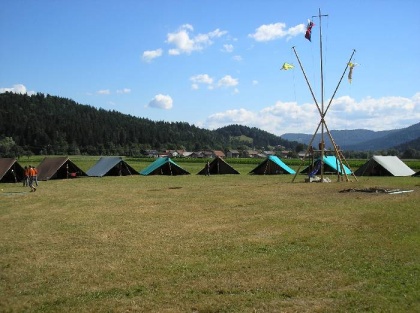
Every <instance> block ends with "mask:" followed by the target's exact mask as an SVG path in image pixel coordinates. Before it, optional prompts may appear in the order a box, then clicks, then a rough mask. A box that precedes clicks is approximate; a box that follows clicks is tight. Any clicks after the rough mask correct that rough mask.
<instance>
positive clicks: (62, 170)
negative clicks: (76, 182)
mask: <svg viewBox="0 0 420 313" xmlns="http://www.w3.org/2000/svg"><path fill="white" fill-rule="evenodd" d="M37 169H38V180H49V179H66V178H75V177H80V176H87V175H86V173H85V172H84V171H82V170H81V169H80V168H79V167H78V166H77V165H76V164H74V163H73V162H72V161H70V159H69V158H68V157H47V158H45V159H44V160H42V162H41V163H40V164H39V165H38V166H37Z"/></svg>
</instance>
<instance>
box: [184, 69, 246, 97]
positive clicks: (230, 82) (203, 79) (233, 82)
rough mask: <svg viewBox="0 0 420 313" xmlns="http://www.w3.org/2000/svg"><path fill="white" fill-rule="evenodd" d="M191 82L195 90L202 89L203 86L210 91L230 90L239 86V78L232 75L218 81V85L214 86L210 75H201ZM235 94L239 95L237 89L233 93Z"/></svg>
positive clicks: (192, 78) (193, 78)
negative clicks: (217, 89)
mask: <svg viewBox="0 0 420 313" xmlns="http://www.w3.org/2000/svg"><path fill="white" fill-rule="evenodd" d="M190 81H191V82H192V84H191V88H192V89H194V90H197V89H200V84H201V85H207V88H208V89H210V90H213V89H215V88H216V87H218V88H230V87H235V86H237V85H238V84H239V81H238V79H237V78H233V77H232V76H230V75H226V76H224V77H222V78H221V79H219V80H218V81H217V84H214V79H213V78H212V77H210V76H209V75H208V74H199V75H195V76H191V77H190ZM233 93H234V94H237V93H239V90H238V89H237V88H235V89H234V91H233Z"/></svg>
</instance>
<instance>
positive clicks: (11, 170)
mask: <svg viewBox="0 0 420 313" xmlns="http://www.w3.org/2000/svg"><path fill="white" fill-rule="evenodd" d="M23 176H24V169H23V168H22V166H21V165H20V164H19V163H18V162H17V161H16V160H15V159H13V158H0V183H17V182H19V181H21V180H22V179H23Z"/></svg>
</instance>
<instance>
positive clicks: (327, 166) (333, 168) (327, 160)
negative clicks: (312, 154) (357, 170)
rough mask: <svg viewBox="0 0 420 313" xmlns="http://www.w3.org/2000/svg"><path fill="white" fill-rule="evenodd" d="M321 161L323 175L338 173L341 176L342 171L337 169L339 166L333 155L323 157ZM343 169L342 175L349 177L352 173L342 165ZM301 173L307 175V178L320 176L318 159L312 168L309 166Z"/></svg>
mask: <svg viewBox="0 0 420 313" xmlns="http://www.w3.org/2000/svg"><path fill="white" fill-rule="evenodd" d="M323 160H324V162H323V163H324V173H325V174H337V173H338V172H340V174H343V171H342V169H339V168H340V164H339V161H338V160H337V158H336V157H335V156H333V155H328V156H324V159H323ZM343 168H344V173H346V174H347V175H350V174H351V173H352V171H351V170H350V169H349V168H348V167H347V166H345V165H344V164H343ZM301 173H303V174H309V176H315V175H320V174H321V159H320V158H319V159H318V160H316V161H315V163H314V167H313V168H311V166H307V167H306V168H304V169H303V170H302V171H301Z"/></svg>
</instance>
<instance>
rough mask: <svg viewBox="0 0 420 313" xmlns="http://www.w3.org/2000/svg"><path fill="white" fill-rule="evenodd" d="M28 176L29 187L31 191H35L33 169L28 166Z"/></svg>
mask: <svg viewBox="0 0 420 313" xmlns="http://www.w3.org/2000/svg"><path fill="white" fill-rule="evenodd" d="M28 176H29V187H31V191H36V188H35V186H34V177H35V171H34V168H33V167H32V166H30V165H29V170H28Z"/></svg>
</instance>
